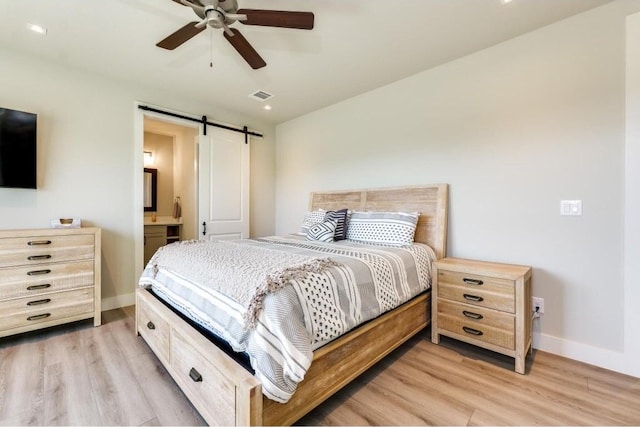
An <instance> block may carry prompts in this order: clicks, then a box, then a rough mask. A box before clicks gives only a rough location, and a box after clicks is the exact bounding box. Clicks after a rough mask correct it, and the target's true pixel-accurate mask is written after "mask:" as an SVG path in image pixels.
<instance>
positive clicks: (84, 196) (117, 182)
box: [0, 48, 275, 309]
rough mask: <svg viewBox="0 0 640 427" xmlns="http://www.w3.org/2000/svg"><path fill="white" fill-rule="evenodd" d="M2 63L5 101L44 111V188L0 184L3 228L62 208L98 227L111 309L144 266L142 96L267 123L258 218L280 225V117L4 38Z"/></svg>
mask: <svg viewBox="0 0 640 427" xmlns="http://www.w3.org/2000/svg"><path fill="white" fill-rule="evenodd" d="M0 64H2V66H1V67H0V81H1V82H3V84H2V91H1V92H0V105H1V106H2V107H7V108H14V109H19V110H24V111H29V112H34V113H37V114H38V139H39V142H38V182H39V188H38V190H36V191H33V190H16V189H0V228H3V229H15V228H38V227H48V226H49V221H50V219H52V218H60V217H79V218H82V220H83V224H86V225H93V226H97V227H101V228H102V230H103V235H102V236H103V237H102V242H103V246H102V254H103V256H102V279H103V282H102V297H103V308H104V309H109V308H112V307H115V306H119V305H124V304H130V303H132V302H133V300H132V295H133V291H134V288H135V284H136V282H137V278H138V275H139V273H140V271H138V269H137V268H136V262H139V263H140V264H141V263H142V250H141V248H142V244H141V242H142V225H141V224H142V199H141V193H140V194H138V193H136V191H139V192H141V191H142V175H141V174H142V168H143V164H142V146H141V145H140V146H139V147H136V146H135V143H134V134H135V133H134V113H135V106H134V105H135V102H136V101H142V102H148V103H150V104H154V105H161V106H164V107H167V108H172V109H176V110H179V111H183V112H188V113H192V114H195V115H196V116H200V115H203V114H206V115H207V116H208V117H210V118H211V119H214V120H221V121H226V122H230V123H237V124H239V125H247V126H249V127H250V128H252V129H256V130H259V131H262V132H264V134H265V138H264V139H262V140H258V141H256V142H255V143H254V145H253V147H252V159H251V165H252V174H253V176H252V185H253V191H254V194H255V195H256V196H255V197H252V203H253V204H252V208H253V210H252V223H251V225H252V227H253V229H252V232H254V233H256V234H259V235H264V234H273V224H274V166H273V163H274V162H273V156H274V154H273V152H274V145H275V141H274V134H275V129H274V127H273V126H271V125H267V124H264V123H260V122H258V121H255V120H252V119H250V118H247V117H241V116H238V115H234V114H232V113H230V112H226V111H222V110H219V109H217V108H216V106H215V104H211V105H202V104H198V103H194V102H191V101H189V100H188V99H184V98H183V97H181V96H180V94H177V93H171V92H170V90H169V89H164V90H158V89H157V88H155V89H151V88H146V87H144V86H142V84H144V83H142V84H141V85H133V84H127V83H122V82H116V81H111V80H108V79H105V78H103V77H100V76H97V75H92V74H88V73H86V72H84V71H81V70H78V69H73V68H69V67H66V66H62V65H57V64H55V63H51V62H44V61H41V60H38V59H34V58H32V57H27V56H24V55H22V54H20V53H18V52H14V51H10V50H5V49H4V48H3V49H0ZM136 180H138V181H136ZM136 182H139V184H136ZM136 186H138V188H136ZM135 224H138V225H135ZM137 229H139V233H138V232H137V231H136V230H137ZM136 245H138V247H139V248H140V250H139V251H136ZM138 259H139V261H136V260H138Z"/></svg>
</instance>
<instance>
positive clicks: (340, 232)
mask: <svg viewBox="0 0 640 427" xmlns="http://www.w3.org/2000/svg"><path fill="white" fill-rule="evenodd" d="M348 213H349V210H348V209H346V208H345V209H340V210H339V211H327V215H326V216H325V217H324V220H325V221H335V222H336V232H335V235H334V236H333V240H335V241H336V242H337V241H338V240H344V239H346V238H347V215H348Z"/></svg>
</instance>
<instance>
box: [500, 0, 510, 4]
mask: <svg viewBox="0 0 640 427" xmlns="http://www.w3.org/2000/svg"><path fill="white" fill-rule="evenodd" d="M512 1H513V0H500V3H502V4H507V3H511V2H512Z"/></svg>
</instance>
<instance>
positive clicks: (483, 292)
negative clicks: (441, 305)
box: [438, 276, 515, 313]
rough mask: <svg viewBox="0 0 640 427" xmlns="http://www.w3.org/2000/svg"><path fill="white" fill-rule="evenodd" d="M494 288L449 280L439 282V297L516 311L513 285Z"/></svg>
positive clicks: (509, 311)
mask: <svg viewBox="0 0 640 427" xmlns="http://www.w3.org/2000/svg"><path fill="white" fill-rule="evenodd" d="M439 278H440V276H439ZM483 286H484V285H483ZM493 289H494V290H491V287H487V288H483V287H482V286H474V287H471V286H464V285H463V286H460V285H453V284H451V283H449V282H438V297H439V298H446V299H449V300H453V301H458V302H462V303H465V304H471V305H475V306H478V307H486V308H492V309H495V310H501V311H506V312H508V313H515V298H514V295H513V286H512V287H511V289H509V290H508V291H507V290H505V289H500V291H499V292H495V288H493Z"/></svg>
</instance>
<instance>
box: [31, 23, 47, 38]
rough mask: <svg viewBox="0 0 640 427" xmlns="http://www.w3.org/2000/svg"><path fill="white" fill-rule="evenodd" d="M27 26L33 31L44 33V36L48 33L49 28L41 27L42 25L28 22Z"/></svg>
mask: <svg viewBox="0 0 640 427" xmlns="http://www.w3.org/2000/svg"><path fill="white" fill-rule="evenodd" d="M27 28H28V29H30V30H31V31H33V32H34V33H38V34H42V35H43V36H46V35H47V29H46V28H44V27H41V26H40V25H36V24H27Z"/></svg>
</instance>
